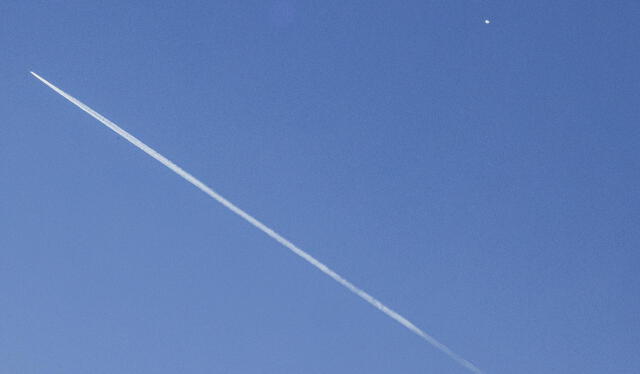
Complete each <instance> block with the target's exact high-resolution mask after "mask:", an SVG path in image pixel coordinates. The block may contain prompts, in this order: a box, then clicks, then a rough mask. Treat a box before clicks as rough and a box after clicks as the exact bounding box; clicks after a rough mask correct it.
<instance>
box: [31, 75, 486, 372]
mask: <svg viewBox="0 0 640 374" xmlns="http://www.w3.org/2000/svg"><path fill="white" fill-rule="evenodd" d="M31 74H32V75H33V76H34V77H36V78H37V79H38V80H40V81H41V82H42V83H44V84H45V85H47V86H49V88H51V89H52V90H54V91H55V92H57V93H58V94H60V95H61V96H63V97H64V98H65V99H67V100H69V101H70V102H71V103H73V104H74V105H75V106H77V107H78V108H80V109H82V110H84V111H85V112H86V113H88V114H89V115H90V116H92V117H93V118H95V119H97V120H98V121H100V122H101V123H102V124H103V125H105V126H106V127H108V128H109V129H111V130H113V131H114V132H115V133H116V134H118V135H120V136H121V137H123V138H124V139H125V140H127V141H128V142H129V143H131V144H133V145H134V146H136V147H138V148H139V149H140V150H142V151H143V152H145V153H147V154H148V155H149V156H151V157H153V158H155V159H156V160H157V161H159V162H160V163H161V164H163V165H164V166H166V167H167V168H169V169H170V170H171V171H173V172H174V173H176V174H178V175H179V176H181V177H182V178H184V179H185V180H186V181H187V182H189V183H191V184H193V185H194V186H196V187H197V188H199V189H200V190H202V192H204V193H206V194H207V195H209V197H211V198H213V199H214V200H216V201H217V202H219V203H220V204H222V205H224V206H225V207H226V208H227V209H229V210H230V211H232V212H233V213H235V214H237V215H239V216H240V217H241V218H242V219H244V220H245V221H247V222H249V223H250V224H252V225H253V226H254V227H256V228H257V229H258V230H260V231H262V232H264V233H265V234H267V235H268V236H270V237H271V238H272V239H274V240H275V241H277V242H278V243H280V244H282V245H283V246H284V247H286V248H287V249H289V250H290V251H291V252H293V253H295V254H296V255H298V256H300V257H302V258H303V259H304V260H305V261H307V262H308V263H310V264H311V265H313V266H315V267H316V268H317V269H318V270H320V271H321V272H323V273H325V274H326V275H328V276H329V277H331V278H332V279H333V280H335V281H336V282H338V283H340V284H341V285H342V286H344V287H345V288H347V289H348V290H349V291H351V292H353V293H354V294H356V295H357V296H359V297H361V298H362V299H364V301H366V302H368V303H369V304H371V305H373V306H374V307H375V308H376V309H378V310H380V311H381V312H382V313H384V314H386V315H387V316H389V317H391V318H392V319H393V320H395V321H396V322H398V323H399V324H401V325H402V326H404V327H406V328H407V329H408V330H409V331H411V332H413V333H415V334H416V335H418V336H420V337H421V338H422V339H424V340H426V341H427V343H429V344H431V345H432V346H434V347H435V348H437V349H439V350H440V351H442V352H443V353H445V354H446V355H447V356H449V357H450V358H452V359H453V360H454V361H456V362H457V363H458V364H460V365H462V366H464V367H465V368H467V369H468V370H469V371H471V372H473V373H475V374H482V371H480V369H478V368H477V367H476V366H475V365H473V364H472V363H471V362H469V361H467V360H465V359H464V358H462V357H461V356H460V355H458V354H457V353H455V352H453V351H452V350H451V349H450V348H449V347H447V346H446V345H444V344H442V343H440V342H439V341H437V340H436V339H435V338H434V337H432V336H431V335H429V334H427V333H426V332H424V331H422V330H421V329H420V328H419V327H418V326H416V325H414V324H413V323H412V322H411V321H409V320H408V319H406V318H405V317H403V316H401V315H400V314H398V312H396V311H395V310H393V309H391V308H389V307H388V306H386V305H384V304H383V303H382V302H380V301H379V300H378V299H376V298H374V297H373V296H371V295H369V294H368V293H366V292H365V291H364V290H362V289H360V288H358V287H357V286H355V285H354V284H353V283H351V282H349V281H348V280H346V279H345V278H343V277H342V276H341V275H340V274H338V273H336V272H335V271H333V270H332V269H330V268H329V267H328V266H327V265H325V264H323V263H322V262H320V261H318V260H317V259H316V258H315V257H313V256H311V255H310V254H309V253H307V252H306V251H304V250H302V249H301V248H299V247H298V246H296V245H295V244H293V243H291V242H290V241H289V240H287V239H285V238H284V237H283V236H282V235H280V234H278V233H277V232H275V231H274V230H273V229H271V228H270V227H268V226H267V225H265V224H264V223H262V222H260V221H258V219H256V218H254V217H253V216H251V215H250V214H249V213H247V212H245V211H244V210H242V209H240V208H239V207H237V206H236V205H235V204H233V203H232V202H230V201H229V200H227V199H225V198H224V197H222V196H221V195H220V194H218V193H217V192H215V191H214V190H212V189H211V187H209V186H207V185H206V184H204V183H203V182H201V181H200V180H199V179H198V178H196V177H194V176H193V175H191V174H189V173H188V172H187V171H185V170H184V169H182V168H181V167H180V166H178V165H176V164H174V163H173V162H172V161H170V160H169V159H168V158H166V157H164V156H163V155H161V154H160V153H158V151H156V150H155V149H153V148H151V147H149V146H148V145H146V144H144V143H143V142H142V141H141V140H139V139H138V138H136V137H135V136H133V135H131V134H130V133H128V132H127V131H125V130H124V129H123V128H121V127H120V126H118V125H116V124H115V123H113V122H111V121H110V120H108V119H107V118H106V117H104V116H102V115H101V114H100V113H98V112H96V111H95V110H93V109H91V108H89V107H88V106H87V105H85V104H84V103H83V102H81V101H80V100H78V99H76V98H75V97H73V96H71V95H69V94H68V93H66V92H64V91H62V90H61V89H59V88H58V87H56V86H54V85H53V84H52V83H50V82H49V81H47V80H46V79H44V78H42V77H41V76H39V75H38V74H36V73H34V72H31Z"/></svg>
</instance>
